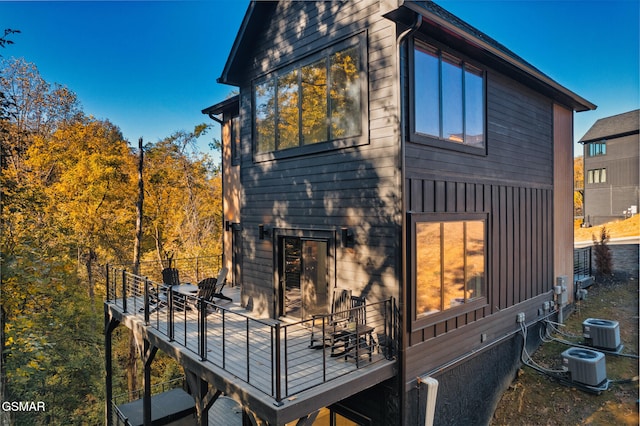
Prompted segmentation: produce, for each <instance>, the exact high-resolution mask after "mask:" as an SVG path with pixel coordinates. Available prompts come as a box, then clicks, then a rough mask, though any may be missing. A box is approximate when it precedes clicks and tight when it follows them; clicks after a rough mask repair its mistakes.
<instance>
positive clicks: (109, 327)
mask: <svg viewBox="0 0 640 426" xmlns="http://www.w3.org/2000/svg"><path fill="white" fill-rule="evenodd" d="M118 324H120V321H118V320H116V319H114V318H112V317H111V315H110V314H109V309H108V308H107V306H106V305H105V310H104V348H105V351H104V367H105V373H106V374H105V388H106V389H105V393H106V395H105V396H106V398H105V400H106V404H105V424H107V425H112V424H113V404H112V399H113V363H112V358H113V353H112V352H113V351H112V345H111V341H112V339H111V333H113V330H115V328H116V327H117V326H118Z"/></svg>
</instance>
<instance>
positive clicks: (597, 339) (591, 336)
mask: <svg viewBox="0 0 640 426" xmlns="http://www.w3.org/2000/svg"><path fill="white" fill-rule="evenodd" d="M582 335H583V337H584V339H585V341H586V342H587V344H588V345H589V346H593V347H594V348H601V349H611V350H616V349H617V348H618V347H619V346H620V325H619V324H618V321H609V320H604V319H597V318H587V319H586V320H584V322H583V323H582Z"/></svg>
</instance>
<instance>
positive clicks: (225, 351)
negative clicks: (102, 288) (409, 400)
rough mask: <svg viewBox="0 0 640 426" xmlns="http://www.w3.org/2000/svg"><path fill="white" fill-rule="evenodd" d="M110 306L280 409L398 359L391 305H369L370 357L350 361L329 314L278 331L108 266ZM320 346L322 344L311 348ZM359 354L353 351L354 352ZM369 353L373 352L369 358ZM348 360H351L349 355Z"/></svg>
mask: <svg viewBox="0 0 640 426" xmlns="http://www.w3.org/2000/svg"><path fill="white" fill-rule="evenodd" d="M107 303H109V304H113V305H115V307H117V308H118V309H120V310H121V311H122V312H123V313H124V314H127V315H131V316H135V317H138V318H139V319H140V320H141V321H144V323H145V324H146V325H147V326H148V327H151V328H153V329H155V330H157V331H158V332H159V333H161V334H163V335H164V336H166V338H167V339H168V340H169V341H173V342H176V343H178V344H180V345H181V346H182V347H184V348H186V349H187V350H189V351H191V352H193V353H195V354H197V355H198V356H199V357H200V359H201V361H202V362H203V363H210V364H212V365H214V366H216V367H218V368H221V369H223V370H225V371H227V372H229V373H231V374H233V375H234V376H235V377H237V378H238V379H240V380H242V381H244V382H245V383H248V384H250V385H252V386H254V387H255V388H256V389H258V390H260V391H262V392H264V393H265V394H267V395H269V396H271V397H272V398H274V399H275V401H276V403H279V402H280V401H282V400H283V399H285V398H289V397H291V396H293V395H295V394H297V393H299V392H302V391H304V390H307V389H310V388H313V387H315V386H317V385H320V384H322V383H326V382H328V381H331V380H334V379H337V378H339V377H343V376H345V375H347V374H349V373H352V372H354V371H357V370H358V369H361V368H366V367H367V366H369V365H372V364H374V363H377V362H383V361H386V360H389V359H393V358H394V357H395V347H394V343H393V342H395V341H396V340H397V330H396V329H397V324H398V323H397V309H396V307H395V304H394V301H393V299H392V298H389V299H387V300H383V301H380V302H374V303H367V304H366V308H365V309H366V324H367V326H368V327H370V328H372V329H373V331H372V333H371V335H370V336H368V337H370V338H371V341H372V343H371V345H370V346H371V349H372V350H371V351H367V353H365V354H364V355H365V356H363V357H362V358H363V359H356V360H355V362H347V361H345V360H343V359H342V358H338V357H332V356H331V355H332V354H331V353H330V348H328V347H327V345H326V344H325V342H328V341H330V335H329V334H330V333H331V330H330V327H327V326H326V325H327V324H329V323H331V322H332V317H331V315H330V314H327V315H321V316H315V317H314V318H313V319H309V320H304V321H299V322H295V323H286V324H283V323H281V322H279V321H275V320H269V319H259V318H253V317H251V316H250V315H249V314H248V313H247V312H245V311H243V312H238V309H233V310H231V309H230V308H229V307H228V306H220V305H217V304H215V303H211V302H209V301H205V300H203V299H200V298H198V297H197V296H191V295H184V294H180V293H178V292H174V291H171V288H170V287H168V286H166V285H164V284H160V283H158V282H155V281H151V280H149V279H148V278H145V277H140V276H137V275H133V274H131V273H129V272H127V271H125V270H121V269H117V268H114V267H110V266H109V267H107ZM318 340H319V341H321V342H322V344H321V345H317V344H314V341H315V342H317V341H318ZM356 347H357V346H356ZM369 352H371V353H369ZM352 355H353V354H352Z"/></svg>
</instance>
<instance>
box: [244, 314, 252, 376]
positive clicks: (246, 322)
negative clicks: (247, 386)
mask: <svg viewBox="0 0 640 426" xmlns="http://www.w3.org/2000/svg"><path fill="white" fill-rule="evenodd" d="M245 328H246V334H247V383H251V381H250V380H249V378H250V370H251V366H250V365H249V364H250V363H249V318H246V319H245Z"/></svg>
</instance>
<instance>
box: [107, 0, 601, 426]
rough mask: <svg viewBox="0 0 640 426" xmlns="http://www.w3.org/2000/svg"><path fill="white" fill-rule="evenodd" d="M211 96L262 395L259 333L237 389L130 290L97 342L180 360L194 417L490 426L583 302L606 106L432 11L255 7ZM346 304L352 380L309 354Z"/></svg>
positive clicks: (227, 248) (316, 353) (230, 252)
mask: <svg viewBox="0 0 640 426" xmlns="http://www.w3.org/2000/svg"><path fill="white" fill-rule="evenodd" d="M218 81H219V82H221V83H225V84H229V85H232V86H235V87H237V89H238V90H239V95H237V96H234V97H232V98H230V99H227V100H225V101H224V102H221V103H219V104H216V105H213V106H211V107H209V108H206V109H205V110H203V113H205V114H208V115H209V116H211V117H212V118H214V119H216V120H218V121H220V122H221V123H222V129H223V130H222V133H223V153H222V156H223V174H224V176H223V182H224V188H223V192H224V220H225V230H226V232H225V239H224V262H225V265H226V266H227V268H228V269H229V271H230V274H231V276H230V277H229V280H232V282H233V283H234V284H236V286H237V287H238V288H239V289H240V292H241V304H242V306H244V307H245V308H246V309H247V310H248V311H250V312H251V313H252V315H253V316H257V317H260V318H262V320H261V321H263V322H264V324H265V326H264V327H265V328H267V331H266V334H267V337H268V336H269V335H270V336H271V340H270V342H271V343H270V345H271V346H270V348H271V351H270V353H271V354H274V355H273V357H274V358H273V359H272V360H271V361H265V362H263V364H262V365H263V369H264V370H266V371H269V372H271V374H272V375H271V376H270V377H271V379H269V380H268V381H267V382H265V383H266V384H265V386H261V385H260V384H259V383H258V382H257V381H255V380H256V379H255V378H254V377H255V375H256V374H258V373H251V374H250V373H249V370H250V366H251V363H252V362H253V361H252V358H251V355H252V354H254V351H253V349H250V348H249V343H248V341H249V339H250V337H251V336H257V335H259V332H258V331H255V332H254V331H253V329H252V328H250V327H251V324H252V323H251V321H252V320H247V325H246V331H243V332H241V333H239V336H238V337H242V336H244V335H245V334H246V340H247V343H246V358H241V359H244V360H246V369H247V371H246V372H245V373H242V374H239V373H236V372H233V371H231V370H230V366H229V362H230V361H228V362H227V365H226V366H225V365H224V364H221V366H220V364H216V365H212V364H210V363H209V362H208V360H209V359H210V358H212V355H209V354H208V353H207V350H206V349H205V350H202V349H201V348H202V347H205V348H207V347H209V348H211V346H207V345H206V344H205V343H206V342H205V340H206V339H208V338H209V337H207V336H208V334H203V333H201V332H200V331H198V334H197V335H198V336H204V337H200V338H201V339H202V340H201V342H202V343H201V344H199V345H196V346H195V348H198V351H199V352H198V353H199V355H200V361H198V360H197V359H194V358H197V357H194V356H193V354H192V352H193V351H195V349H193V348H192V349H190V350H189V349H185V348H182V346H186V347H189V343H188V342H185V343H179V344H176V343H175V342H174V339H176V340H177V341H179V340H180V339H179V338H176V337H175V336H173V334H172V333H173V332H171V333H169V338H167V337H164V336H165V332H164V331H162V330H160V329H161V328H163V327H164V325H163V326H157V327H156V326H155V325H154V324H155V323H154V320H153V314H152V315H151V317H150V318H149V317H146V318H144V322H143V321H142V320H141V315H142V314H140V313H135V312H134V313H127V312H130V310H129V311H128V310H127V307H126V306H127V305H126V304H124V302H125V300H129V303H131V302H130V299H128V298H127V297H126V295H130V294H133V293H131V291H130V290H127V288H128V287H127V283H126V282H125V281H126V280H125V278H124V274H123V282H122V286H121V285H120V282H119V281H118V282H117V283H116V284H114V285H109V288H113V291H111V290H110V296H109V297H108V302H107V304H106V305H105V306H106V311H107V330H108V333H107V341H108V342H109V339H110V337H109V335H110V330H111V329H112V328H113V327H115V325H117V323H125V324H126V325H127V326H128V327H130V328H132V329H134V330H136V331H137V332H138V333H139V334H140V335H141V336H142V338H143V339H145V342H146V344H147V349H149V348H153V347H158V348H160V349H161V350H163V351H165V350H166V351H168V352H169V353H170V354H171V355H172V356H174V357H175V358H177V359H179V360H180V362H181V363H182V364H183V365H184V366H185V371H187V372H188V374H191V375H192V376H193V377H198V378H199V380H200V383H201V386H200V390H201V392H200V393H198V394H197V395H196V400H197V404H196V405H198V406H199V407H201V408H199V412H203V411H204V410H205V409H206V408H208V405H207V404H205V403H204V402H203V401H209V402H210V401H211V400H212V399H213V400H215V395H217V394H216V392H217V391H219V392H221V393H224V394H226V395H228V396H231V397H233V398H235V399H236V400H237V401H239V403H240V404H241V405H242V407H243V409H244V415H245V419H246V420H247V421H251V422H253V423H256V424H278V425H281V424H289V423H291V422H294V421H300V422H301V423H299V424H312V423H313V422H314V419H319V418H320V417H322V416H323V415H324V414H325V413H328V415H330V416H332V418H333V419H336V418H339V419H341V421H343V422H345V423H340V424H361V425H378V424H385V425H387V424H388V425H415V424H425V419H427V420H428V421H429V420H430V418H431V417H433V419H434V422H435V423H436V424H483V423H486V422H488V420H489V419H490V417H491V415H492V413H493V409H494V407H495V404H496V403H497V399H498V397H499V394H500V392H501V391H502V390H504V389H505V387H506V386H507V385H508V384H509V383H510V382H511V380H512V379H513V377H514V374H515V371H516V370H517V368H518V366H519V362H520V355H521V351H522V345H523V340H522V335H521V329H522V326H526V327H528V328H529V329H530V330H531V333H530V334H531V337H532V339H531V340H530V341H529V342H530V344H531V345H535V341H536V338H537V331H538V328H537V325H538V323H539V322H541V321H542V320H544V319H545V318H549V317H551V316H555V315H557V314H558V310H559V309H560V310H562V309H563V308H564V307H566V306H565V301H568V302H569V303H571V301H572V297H573V296H572V295H573V289H572V285H573V227H572V221H573V208H572V200H573V197H572V194H573V148H572V147H573V141H572V135H573V112H574V111H586V110H592V109H595V106H594V105H593V104H591V103H590V102H588V101H587V100H585V99H583V98H581V97H580V96H578V95H577V94H575V93H573V92H571V91H570V90H568V89H566V88H565V87H563V86H561V85H560V84H558V83H556V82H555V81H553V80H551V79H550V78H549V77H547V76H546V75H545V74H543V73H542V72H541V71H539V70H538V69H536V68H535V67H533V66H532V65H531V64H529V63H527V62H526V61H525V60H524V59H522V58H520V57H519V56H517V55H516V54H514V53H513V52H511V51H509V50H508V49H506V48H505V47H504V46H503V45H501V44H499V43H498V42H496V41H495V40H493V39H491V38H490V37H488V36H487V35H486V34H483V33H482V32H480V31H478V30H476V29H475V28H473V27H471V26H470V25H468V24H467V23H465V22H463V21H461V20H460V19H458V18H457V17H455V16H453V15H451V14H450V13H448V12H447V11H446V10H444V9H442V8H441V7H439V6H438V5H436V4H434V3H432V2H404V1H401V0H381V1H378V0H362V1H358V2H355V1H354V2H351V1H349V2H344V1H334V2H306V1H305V2H252V3H251V4H250V5H249V8H248V10H247V13H246V15H245V17H244V20H243V22H242V25H241V27H240V29H239V32H238V35H237V37H236V40H235V42H234V44H233V47H232V50H231V53H230V55H229V58H228V60H227V62H226V65H225V67H224V70H223V72H222V76H221V77H220V79H219V80H218ZM559 282H560V283H562V282H566V284H567V285H566V286H565V287H562V286H560V287H559V288H560V289H562V290H564V291H563V294H561V295H559V296H555V295H554V286H555V285H556V283H559ZM120 287H122V289H123V290H122V292H123V294H124V295H125V296H122V295H121V296H118V294H121V293H119V292H120V290H119V289H120ZM337 289H348V290H349V291H350V292H351V293H352V294H353V295H356V296H360V297H363V298H364V299H366V306H367V309H368V310H367V323H368V324H369V325H371V326H372V327H375V329H374V332H373V340H374V344H375V346H376V349H375V351H374V354H373V356H369V358H368V359H367V358H366V357H361V358H360V357H359V358H358V360H360V362H359V363H358V362H356V361H355V360H346V361H344V360H342V359H336V358H334V357H330V356H329V355H328V349H327V348H324V349H322V345H320V346H315V348H321V349H322V350H318V349H313V348H310V347H309V346H313V344H312V345H308V343H309V338H308V334H309V332H310V331H311V330H316V331H317V324H313V325H316V327H313V326H312V323H313V321H312V320H310V318H314V315H316V317H315V318H316V320H317V318H322V320H321V321H320V322H321V323H322V324H325V322H324V321H325V320H326V319H327V318H331V317H330V316H329V317H327V315H330V314H331V306H332V300H333V295H334V293H335V292H336V290H337ZM556 302H558V303H556ZM560 302H561V303H560ZM123 304H124V307H123V306H122V305H123ZM217 309H218V311H216V312H220V310H222V309H223V308H220V307H219V308H217ZM224 312H226V311H224ZM145 313H146V311H145ZM211 315H212V314H209V316H207V317H206V320H201V322H203V323H204V322H205V321H209V319H210V318H211ZM229 315H230V314H229ZM132 318H133V319H132ZM226 318H229V317H226ZM377 318H378V319H377ZM379 318H383V319H379ZM227 321H229V320H227ZM159 322H161V320H159ZM519 322H523V323H524V324H520V323H519ZM144 324H148V325H144ZM216 324H217V323H214V321H213V320H211V322H209V323H208V325H206V326H202V325H201V326H199V328H198V330H201V329H206V330H210V329H211V328H213V327H216ZM296 324H302V325H303V326H304V327H305V328H303V329H304V330H306V331H304V332H302V333H304V334H302V335H303V336H304V339H306V340H304V344H302V345H301V349H299V352H294V354H295V355H292V353H291V351H292V349H291V348H292V346H293V344H294V340H293V339H294V337H293V335H294V331H295V330H296V329H294V328H293V327H294V326H295V325H296ZM327 324H328V323H327ZM327 326H328V325H327ZM154 327H155V328H154ZM526 327H525V329H526ZM283 329H286V332H283V331H282V330H283ZM157 330H160V332H159V333H158V332H157ZM185 330H186V326H185ZM323 332H324V328H323ZM254 333H255V334H254ZM269 333H270V334H269ZM185 334H187V333H186V332H185ZM274 336H275V337H274ZM185 339H186V338H185ZM167 340H169V341H170V342H169V343H168V342H167ZM283 341H286V343H283ZM313 341H314V340H313V337H312V338H311V342H313ZM358 341H360V340H359V339H358ZM267 344H268V343H267ZM229 345H230V343H227V346H226V347H227V348H229ZM223 347H225V346H224V345H223ZM283 347H284V351H281V349H282V348H283ZM242 348H245V343H243V344H242V346H240V349H242ZM210 350H211V349H210ZM227 350H229V349H227ZM190 351H191V352H190ZM243 351H245V349H242V350H241V351H239V352H241V353H243ZM107 352H108V353H109V351H107ZM267 352H269V351H267ZM323 352H326V354H327V355H326V356H322V353H323ZM238 356H239V357H240V356H241V354H239V355H238ZM256 356H257V355H256ZM107 358H109V354H108V355H107ZM304 359H313V361H312V362H313V364H303V363H304ZM335 362H339V364H334V363H335ZM298 363H300V365H304V366H305V367H304V368H301V369H300V370H297V371H295V372H294V368H295V365H297V364H298ZM147 364H148V363H147ZM339 366H341V367H345V366H348V367H350V368H355V370H350V371H349V372H348V373H345V374H342V375H340V376H338V377H336V378H329V375H330V374H332V373H331V372H332V371H333V370H332V369H333V368H334V367H335V368H338V367H339ZM316 369H320V370H321V371H322V372H323V376H322V378H321V379H319V381H318V384H317V385H309V387H307V388H304V389H303V390H300V391H296V390H295V386H296V383H299V382H298V381H304V382H306V381H309V382H311V381H313V380H315V379H314V377H315V376H314V371H315V370H316ZM243 371H244V370H243ZM252 371H255V370H252ZM108 373H109V370H108ZM107 376H108V377H109V374H108V375H107ZM433 379H435V381H434V380H433ZM192 383H196V382H195V381H193V379H192ZM269 383H270V387H269ZM108 388H109V386H108ZM192 388H193V387H192ZM434 400H435V406H433V405H432V404H431V403H432V402H434ZM198 401H199V402H198ZM434 407H435V410H434ZM202 418H206V414H204V415H203V416H202V417H201V419H202ZM202 421H204V420H202ZM334 421H335V420H334ZM305 422H306V423H305ZM291 424H293V423H291ZM323 424H329V423H323ZM331 424H335V423H331Z"/></svg>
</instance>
